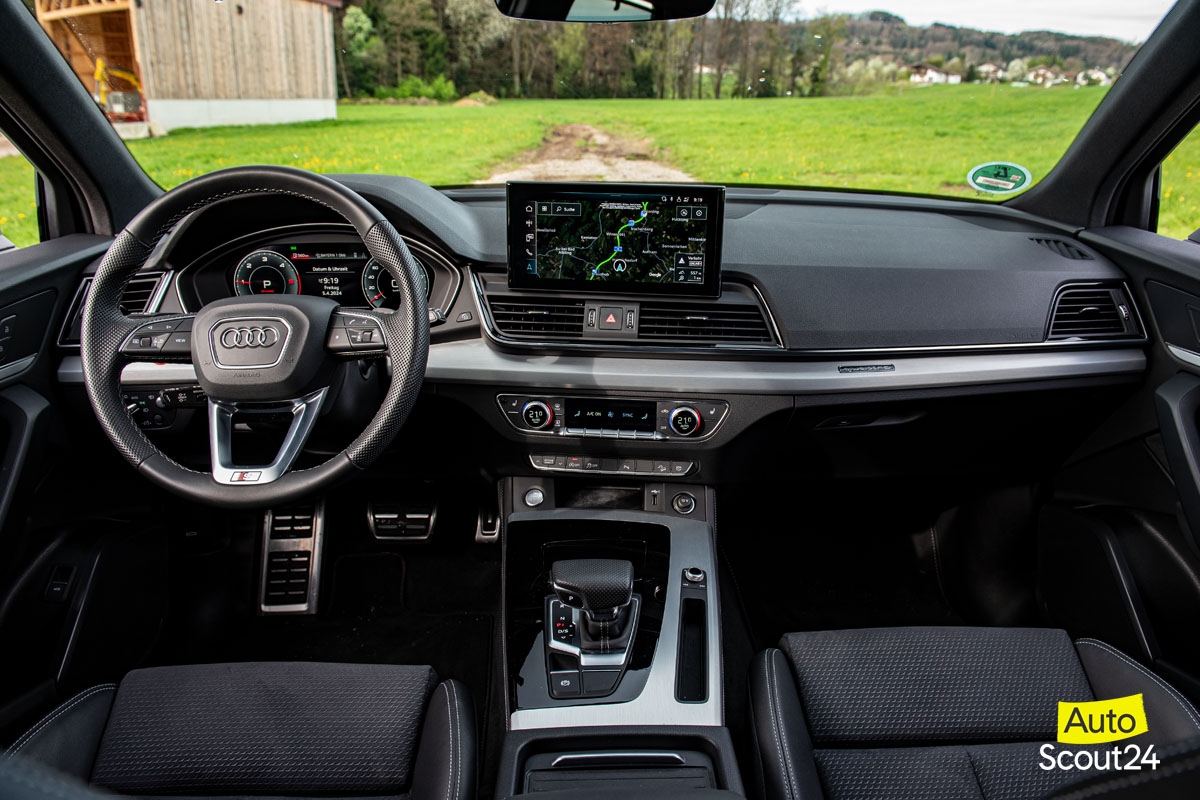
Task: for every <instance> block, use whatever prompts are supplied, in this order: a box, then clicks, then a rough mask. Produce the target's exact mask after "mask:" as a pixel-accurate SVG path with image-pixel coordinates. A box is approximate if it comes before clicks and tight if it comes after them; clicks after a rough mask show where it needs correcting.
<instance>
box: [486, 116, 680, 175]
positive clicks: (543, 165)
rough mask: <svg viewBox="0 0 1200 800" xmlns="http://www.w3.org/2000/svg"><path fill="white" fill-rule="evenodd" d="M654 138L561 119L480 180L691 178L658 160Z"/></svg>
mask: <svg viewBox="0 0 1200 800" xmlns="http://www.w3.org/2000/svg"><path fill="white" fill-rule="evenodd" d="M653 153H654V142H653V140H651V139H641V140H632V139H621V138H618V137H616V136H613V135H612V134H611V133H607V132H606V131H602V130H600V129H599V128H595V127H592V126H591V125H582V124H576V125H560V126H559V127H557V128H555V129H554V130H552V131H550V134H549V136H548V137H547V138H546V140H545V141H544V142H543V143H542V146H541V147H539V148H537V149H536V150H531V151H529V152H527V153H524V154H522V155H520V156H518V157H517V159H516V160H515V161H514V162H512V163H509V164H505V165H504V166H502V167H501V168H500V171H499V172H497V173H496V174H495V175H492V176H491V177H490V178H486V179H484V180H482V181H478V183H504V182H505V181H593V180H604V181H666V182H675V181H680V182H689V181H692V180H694V179H693V178H692V176H691V175H688V174H687V173H686V172H684V171H683V170H680V169H676V168H675V167H672V166H670V165H668V164H663V163H661V162H658V161H654V160H653V159H652V158H651V156H652V154H653Z"/></svg>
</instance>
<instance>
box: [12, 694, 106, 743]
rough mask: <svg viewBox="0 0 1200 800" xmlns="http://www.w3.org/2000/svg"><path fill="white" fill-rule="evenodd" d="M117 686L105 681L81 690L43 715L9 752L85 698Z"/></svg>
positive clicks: (31, 738)
mask: <svg viewBox="0 0 1200 800" xmlns="http://www.w3.org/2000/svg"><path fill="white" fill-rule="evenodd" d="M116 688H117V685H116V684H115V683H105V684H101V685H100V686H93V687H92V688H91V689H86V690H84V691H82V692H80V693H79V694H77V695H75V696H74V697H72V698H71V699H70V700H68V701H67V702H66V703H64V704H63V705H61V706H59V707H58V708H56V709H54V710H53V711H51V712H50V713H49V714H48V715H46V716H45V717H43V718H42V720H41V721H40V722H38V724H37V725H34V726H33V727H32V728H30V729H29V732H28V733H26V734H25V735H24V736H22V737H21V738H20V739H18V740H17V741H16V742H14V743H13V746H12V747H10V748H9V750H8V752H10V753H15V752H17V751H18V750H20V749H21V748H22V747H24V746H25V745H27V744H29V743H30V742H31V741H32V740H33V737H35V736H37V735H38V733H40V732H41V731H42V729H43V728H45V727H46V726H47V725H49V724H50V723H51V722H54V720H56V719H58V718H59V717H61V716H62V715H63V714H65V713H67V712H68V711H70V710H71V709H72V708H74V707H75V706H77V705H79V704H80V703H82V702H83V701H84V700H86V699H88V698H89V697H91V696H92V695H94V694H99V693H100V692H106V691H110V690H113V689H116Z"/></svg>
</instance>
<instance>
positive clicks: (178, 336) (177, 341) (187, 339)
mask: <svg viewBox="0 0 1200 800" xmlns="http://www.w3.org/2000/svg"><path fill="white" fill-rule="evenodd" d="M159 352H160V353H162V354H163V355H165V356H185V355H187V354H189V353H191V352H192V333H191V331H183V332H182V333H180V332H176V333H170V334H167V342H166V344H164V345H163V346H162V348H161V349H160V350H159Z"/></svg>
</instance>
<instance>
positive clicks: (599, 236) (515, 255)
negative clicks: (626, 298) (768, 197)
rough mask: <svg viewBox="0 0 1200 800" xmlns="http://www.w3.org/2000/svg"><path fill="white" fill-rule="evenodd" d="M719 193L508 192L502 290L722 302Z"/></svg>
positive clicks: (590, 187) (552, 188)
mask: <svg viewBox="0 0 1200 800" xmlns="http://www.w3.org/2000/svg"><path fill="white" fill-rule="evenodd" d="M724 206H725V189H724V187H721V186H698V185H684V184H677V185H666V184H664V185H654V184H618V183H518V182H512V183H509V184H508V285H509V286H510V287H512V288H514V289H555V290H572V291H594V292H607V293H614V292H616V293H629V294H675V295H691V296H703V297H716V296H717V295H719V294H720V293H721V225H722V221H723V218H724Z"/></svg>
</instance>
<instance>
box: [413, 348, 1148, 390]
mask: <svg viewBox="0 0 1200 800" xmlns="http://www.w3.org/2000/svg"><path fill="white" fill-rule="evenodd" d="M888 363H889V364H890V365H891V366H893V367H894V369H892V370H888V371H882V370H858V371H855V370H849V371H847V370H843V369H841V368H844V367H876V366H879V365H880V362H879V361H877V360H876V361H864V360H834V359H826V360H821V361H757V360H756V361H746V360H741V361H720V362H716V363H714V362H712V361H708V360H686V359H662V358H618V357H607V358H596V357H589V356H575V355H571V356H551V355H544V356H532V355H527V354H511V353H505V352H501V351H498V350H496V349H494V348H492V347H489V346H488V345H487V344H486V343H484V342H483V341H479V340H475V341H463V342H447V343H443V344H438V345H435V346H433V347H431V348H429V366H428V368H427V369H426V373H425V374H426V379H427V380H430V381H440V382H448V383H476V384H485V385H498V386H505V387H516V386H528V387H534V388H537V389H539V390H540V391H547V390H550V389H570V390H588V389H591V390H598V391H605V392H608V391H617V390H625V391H664V390H667V391H670V392H674V393H685V392H698V393H708V394H719V393H721V392H730V393H735V394H814V393H821V392H847V391H871V390H894V389H925V388H938V387H947V386H969V385H972V384H990V383H1012V382H1018V381H1030V380H1053V379H1055V378H1076V377H1086V376H1094V375H1119V374H1136V373H1141V372H1143V371H1145V369H1146V356H1145V354H1144V353H1143V352H1142V351H1141V350H1139V349H1133V348H1121V349H1107V350H1076V351H1070V352H1062V351H1044V352H1039V353H971V354H959V355H929V356H912V357H908V358H897V359H894V360H893V361H890V362H888Z"/></svg>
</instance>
